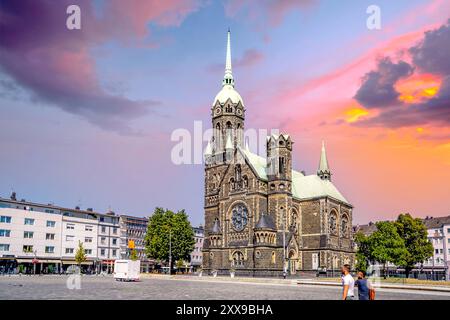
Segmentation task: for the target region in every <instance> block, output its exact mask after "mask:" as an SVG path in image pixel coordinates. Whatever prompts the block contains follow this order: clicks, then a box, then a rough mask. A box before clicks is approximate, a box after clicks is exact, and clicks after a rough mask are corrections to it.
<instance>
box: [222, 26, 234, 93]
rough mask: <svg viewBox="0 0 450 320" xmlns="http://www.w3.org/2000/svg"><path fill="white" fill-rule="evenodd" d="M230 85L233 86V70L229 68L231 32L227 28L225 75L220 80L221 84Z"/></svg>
mask: <svg viewBox="0 0 450 320" xmlns="http://www.w3.org/2000/svg"><path fill="white" fill-rule="evenodd" d="M225 85H230V86H232V87H234V78H233V71H232V69H231V32H230V28H228V33H227V56H226V59H225V75H224V77H223V80H222V86H225Z"/></svg>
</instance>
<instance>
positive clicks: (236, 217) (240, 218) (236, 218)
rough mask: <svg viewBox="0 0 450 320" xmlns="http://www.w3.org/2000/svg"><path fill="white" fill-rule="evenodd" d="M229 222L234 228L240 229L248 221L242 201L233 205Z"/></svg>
mask: <svg viewBox="0 0 450 320" xmlns="http://www.w3.org/2000/svg"><path fill="white" fill-rule="evenodd" d="M231 212H232V213H231V223H232V225H233V228H234V230H236V231H242V230H244V228H245V226H246V225H247V222H248V210H247V207H246V206H245V205H243V204H242V203H240V204H237V205H235V206H234V207H233V209H232V211H231Z"/></svg>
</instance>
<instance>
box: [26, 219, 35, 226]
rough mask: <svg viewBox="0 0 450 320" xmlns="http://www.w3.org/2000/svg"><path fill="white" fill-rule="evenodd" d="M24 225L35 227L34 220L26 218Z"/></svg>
mask: <svg viewBox="0 0 450 320" xmlns="http://www.w3.org/2000/svg"><path fill="white" fill-rule="evenodd" d="M24 224H25V225H29V226H32V225H34V219H30V218H25V221H24Z"/></svg>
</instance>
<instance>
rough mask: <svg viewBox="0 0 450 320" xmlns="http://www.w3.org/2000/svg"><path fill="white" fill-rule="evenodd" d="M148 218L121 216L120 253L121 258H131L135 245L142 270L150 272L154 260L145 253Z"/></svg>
mask: <svg viewBox="0 0 450 320" xmlns="http://www.w3.org/2000/svg"><path fill="white" fill-rule="evenodd" d="M147 226H148V218H145V217H133V216H128V215H121V216H120V255H121V259H129V258H130V254H131V248H130V247H133V246H134V250H136V253H137V256H138V258H139V260H141V272H149V271H150V268H151V267H152V266H153V265H154V260H152V259H148V258H147V255H146V254H145V243H144V241H145V235H146V233H147Z"/></svg>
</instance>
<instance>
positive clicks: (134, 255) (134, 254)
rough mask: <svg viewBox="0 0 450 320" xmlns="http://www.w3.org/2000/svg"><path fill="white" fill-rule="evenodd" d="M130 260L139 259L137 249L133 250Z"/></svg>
mask: <svg viewBox="0 0 450 320" xmlns="http://www.w3.org/2000/svg"><path fill="white" fill-rule="evenodd" d="M130 259H131V260H132V261H136V260H137V259H139V257H138V254H137V251H136V249H131V252H130Z"/></svg>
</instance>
